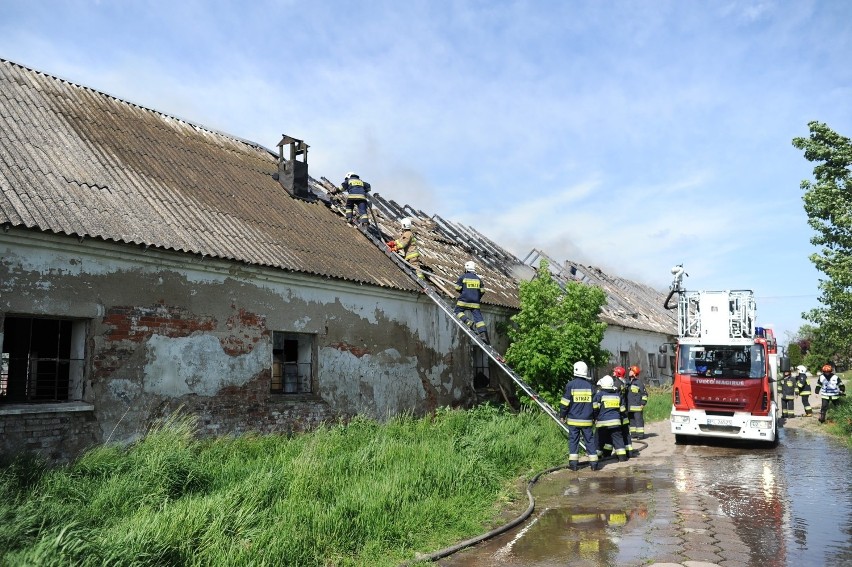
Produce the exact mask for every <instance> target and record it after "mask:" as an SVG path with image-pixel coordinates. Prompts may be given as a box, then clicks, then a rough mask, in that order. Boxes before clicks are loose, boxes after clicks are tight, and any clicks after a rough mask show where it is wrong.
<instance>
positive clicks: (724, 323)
mask: <svg viewBox="0 0 852 567" xmlns="http://www.w3.org/2000/svg"><path fill="white" fill-rule="evenodd" d="M672 274H674V281H673V282H672V287H671V292H670V293H669V295H668V297H667V298H666V302H665V307H666V308H667V309H675V308H677V321H678V340H677V344H676V346H675V368H674V382H673V385H672V413H671V427H672V433H674V434H675V439H676V442H678V443H683V442H685V441H686V440H687V439H688V438H690V437H723V438H729V439H743V440H751V441H765V442H767V443H769V444H775V443H776V440H777V430H776V412H777V405H776V403H775V381H776V376H775V374H776V372H777V370H776V359H777V356H778V355H777V347H776V343H775V337H774V334H773V332H772V329H767V328H762V327H758V326H757V325H756V313H757V307H756V304H755V300H754V293H753V292H752V291H751V290H726V291H687V290H685V289H683V286H682V281H683V276H684V275H685V274H684V270H683V266H675V267H674V268H672ZM674 295H677V296H678V300H677V305H676V306H675V305H670V301H671V300H672V297H673V296H674Z"/></svg>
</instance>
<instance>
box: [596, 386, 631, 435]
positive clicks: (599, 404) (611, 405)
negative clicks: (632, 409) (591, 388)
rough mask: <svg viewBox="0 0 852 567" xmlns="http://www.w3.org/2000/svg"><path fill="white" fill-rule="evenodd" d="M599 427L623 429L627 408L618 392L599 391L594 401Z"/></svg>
mask: <svg viewBox="0 0 852 567" xmlns="http://www.w3.org/2000/svg"><path fill="white" fill-rule="evenodd" d="M592 406H593V407H594V410H595V425H596V426H597V427H621V421H622V418H623V416H624V414H625V413H626V412H627V408H625V407H624V402H623V401H622V397H621V394H619V392H618V390H617V389H616V390H598V391H597V393H596V394H595V397H594V398H593V399H592Z"/></svg>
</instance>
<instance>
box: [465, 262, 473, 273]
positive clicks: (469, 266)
mask: <svg viewBox="0 0 852 567" xmlns="http://www.w3.org/2000/svg"><path fill="white" fill-rule="evenodd" d="M464 271H466V272H473V273H476V264H474V263H473V260H468V261H467V262H465V263H464Z"/></svg>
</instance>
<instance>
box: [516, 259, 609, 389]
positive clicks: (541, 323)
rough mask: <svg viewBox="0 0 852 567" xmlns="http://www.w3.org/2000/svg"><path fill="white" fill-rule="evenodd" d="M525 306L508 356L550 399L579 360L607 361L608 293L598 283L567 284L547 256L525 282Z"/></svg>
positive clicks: (594, 363) (592, 363)
mask: <svg viewBox="0 0 852 567" xmlns="http://www.w3.org/2000/svg"><path fill="white" fill-rule="evenodd" d="M520 302H521V311H520V312H519V313H518V314H516V315H514V316H513V317H512V323H513V325H512V326H510V327H509V329H508V335H509V339H510V340H511V341H512V343H511V344H510V345H509V348H508V349H507V350H506V361H507V362H508V363H509V364H511V365H512V367H513V368H514V369H515V370H516V371H517V372H518V373H519V374H520V375H521V376H523V377H524V380H525V381H526V382H527V383H528V384H529V385H530V386H531V387H532V388H533V389H534V390H536V391H537V392H538V393H539V394H540V395H541V396H542V397H543V398H544V399H546V400H548V401H549V402H551V403H554V402H557V401H558V400H559V399H560V397H561V396H562V389H563V387H564V386H565V382H566V380H568V379H569V377H570V376H571V375H572V374H573V370H574V363H575V362H577V361H578V360H582V361H584V362H586V363H587V364H588V365H589V368H590V369H591V368H594V367H596V366H600V365H603V364H605V363H606V362H607V360H609V353H608V352H607V351H606V350H603V349H602V348H601V341H602V340H603V336H604V331H605V330H606V323H603V322H601V321H600V320H599V318H598V316H599V315H600V313H601V308H602V307H603V306H604V304H605V303H606V294H605V293H604V292H603V290H601V289H600V288H598V287H595V286H591V285H585V284H581V283H579V282H568V284H566V285H565V288H564V289H563V288H562V287H560V285H559V283H558V282H557V281H556V280H555V279H554V278H553V275H552V274H551V273H550V269H549V267H548V263H547V262H546V261H544V260H542V262H541V264H540V265H539V269H538V272H537V274H536V277H534V278H533V279H532V280H530V281H527V282H521V284H520Z"/></svg>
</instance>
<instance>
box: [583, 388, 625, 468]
mask: <svg viewBox="0 0 852 567" xmlns="http://www.w3.org/2000/svg"><path fill="white" fill-rule="evenodd" d="M598 388H600V389H599V390H598V391H597V392H596V393H595V396H594V398H592V406H593V408H594V411H595V428H596V429H597V432H598V439H599V440H601V441H609V442H611V443H612V447H613V451H614V452H615V456H616V457H618V460H619V461H626V460H627V450H626V449H625V448H624V439H623V438H622V436H621V429H622V426H623V423H622V418H623V416H624V414H625V413H626V411H627V408H625V407H624V402H623V401H622V400H623V398H622V396H621V393H620V392H619V391H618V386H616V384H615V381H614V380H613V379H612V376H610V375H609V374H607V375H606V376H604V377H603V378H601V379H600V380H598Z"/></svg>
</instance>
